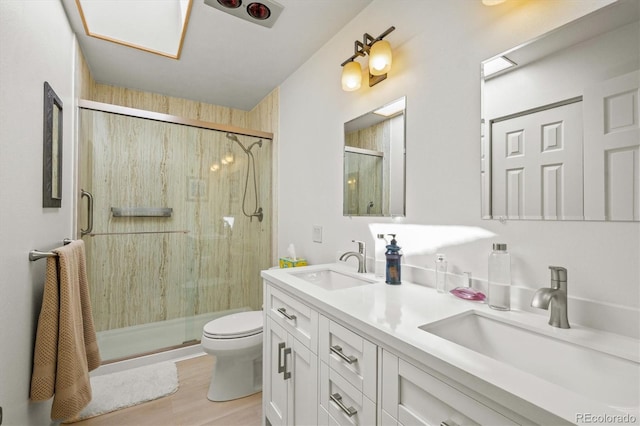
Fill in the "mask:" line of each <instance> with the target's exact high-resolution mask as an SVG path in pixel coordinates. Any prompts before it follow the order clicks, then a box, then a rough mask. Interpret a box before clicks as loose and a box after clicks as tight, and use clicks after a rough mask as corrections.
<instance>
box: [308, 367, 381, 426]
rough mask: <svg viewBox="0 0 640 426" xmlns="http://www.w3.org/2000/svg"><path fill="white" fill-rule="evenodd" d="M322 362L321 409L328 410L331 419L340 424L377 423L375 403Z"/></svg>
mask: <svg viewBox="0 0 640 426" xmlns="http://www.w3.org/2000/svg"><path fill="white" fill-rule="evenodd" d="M320 364H321V365H320V410H319V411H322V410H323V409H324V410H326V411H327V412H328V414H329V417H330V419H331V420H332V421H335V422H336V423H337V424H339V425H344V426H353V425H366V426H368V425H375V424H376V405H375V403H374V402H373V401H371V400H370V399H369V398H367V397H366V396H364V395H363V393H362V392H360V391H359V390H358V389H356V388H355V387H354V386H352V385H351V384H349V382H347V381H346V380H345V379H344V378H343V377H342V376H341V375H340V374H338V373H336V372H335V371H334V370H333V369H331V368H329V367H328V366H327V364H325V363H324V362H321V363H320ZM332 421H330V422H329V423H332Z"/></svg>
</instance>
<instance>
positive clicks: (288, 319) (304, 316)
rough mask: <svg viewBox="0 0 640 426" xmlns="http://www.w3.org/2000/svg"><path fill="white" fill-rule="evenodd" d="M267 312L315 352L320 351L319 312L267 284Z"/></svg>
mask: <svg viewBox="0 0 640 426" xmlns="http://www.w3.org/2000/svg"><path fill="white" fill-rule="evenodd" d="M266 301H267V303H266V304H267V306H266V309H267V313H268V315H269V317H271V318H272V319H273V320H274V321H275V322H276V323H278V324H279V325H280V326H282V327H283V328H284V329H285V330H286V331H287V332H288V333H290V334H292V335H293V336H294V337H295V338H296V339H298V340H299V341H300V342H301V343H302V344H303V345H305V346H306V347H308V348H309V349H310V350H311V351H312V352H313V353H318V313H317V312H316V311H314V310H313V309H311V308H310V307H309V306H307V305H305V304H304V303H302V302H300V301H299V300H297V299H294V298H293V297H291V296H289V295H287V294H285V293H284V292H282V291H280V290H278V289H276V288H274V287H272V286H270V285H267V286H266Z"/></svg>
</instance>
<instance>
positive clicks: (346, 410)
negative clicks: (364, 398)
mask: <svg viewBox="0 0 640 426" xmlns="http://www.w3.org/2000/svg"><path fill="white" fill-rule="evenodd" d="M329 398H330V399H331V400H332V401H333V402H335V403H336V404H337V405H338V407H340V409H341V410H342V411H344V413H345V414H346V415H347V416H349V417H353V416H355V415H356V413H357V412H358V410H356V409H355V408H353V407H347V406H346V405H344V402H342V395H340V394H339V393H332V394H331V395H329Z"/></svg>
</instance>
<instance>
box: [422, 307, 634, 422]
mask: <svg viewBox="0 0 640 426" xmlns="http://www.w3.org/2000/svg"><path fill="white" fill-rule="evenodd" d="M419 328H420V329H421V330H424V331H426V332H428V333H431V334H434V335H436V336H439V337H441V338H443V339H446V340H448V341H450V342H453V343H455V344H458V345H461V346H464V347H465V348H467V349H470V350H472V351H475V352H477V353H480V354H483V355H486V356H488V357H490V358H493V359H495V360H497V361H500V362H503V363H505V364H508V365H510V366H512V367H515V368H517V369H519V370H521V371H524V372H527V373H530V374H533V375H535V376H537V377H539V378H541V379H543V380H546V381H548V382H551V383H553V384H556V385H558V386H561V387H563V388H565V389H567V390H570V391H573V392H575V393H577V394H579V395H582V396H585V397H587V398H591V399H594V400H597V401H600V402H603V403H605V404H606V405H608V406H611V407H615V408H617V409H619V410H621V411H624V412H628V413H631V412H632V413H637V412H638V409H639V405H640V402H639V401H640V386H639V383H640V364H639V363H638V362H635V361H632V360H629V359H625V358H621V357H618V356H615V355H611V354H608V353H605V352H601V351H598V350H596V349H591V348H588V347H585V346H581V345H578V344H574V343H571V342H568V341H565V340H562V339H559V338H556V337H553V336H550V335H546V334H543V333H540V332H537V331H534V330H529V329H527V328H524V327H520V326H518V325H514V324H511V323H509V322H505V321H501V320H499V319H496V318H492V317H490V316H488V315H487V314H483V313H482V312H477V311H468V312H464V313H462V314H459V315H456V316H453V317H449V318H445V319H443V320H440V321H436V322H433V323H429V324H425V325H422V326H420V327H419ZM551 331H556V330H551ZM570 332H571V331H570V330H567V333H570Z"/></svg>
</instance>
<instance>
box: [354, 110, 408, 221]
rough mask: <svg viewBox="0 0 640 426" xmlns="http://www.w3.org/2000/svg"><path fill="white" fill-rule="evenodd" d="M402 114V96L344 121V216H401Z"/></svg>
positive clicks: (403, 111)
mask: <svg viewBox="0 0 640 426" xmlns="http://www.w3.org/2000/svg"><path fill="white" fill-rule="evenodd" d="M405 115H406V98H405V97H402V98H400V99H397V100H395V101H393V102H390V103H388V104H386V105H383V106H381V107H380V108H376V109H375V110H373V111H371V112H369V113H367V114H364V115H362V116H360V117H357V118H355V119H353V120H351V121H348V122H346V123H345V124H344V182H343V185H344V193H343V194H344V196H343V214H344V215H345V216H404V214H405V199H404V198H405Z"/></svg>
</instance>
